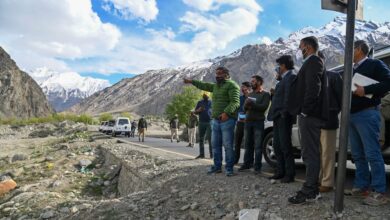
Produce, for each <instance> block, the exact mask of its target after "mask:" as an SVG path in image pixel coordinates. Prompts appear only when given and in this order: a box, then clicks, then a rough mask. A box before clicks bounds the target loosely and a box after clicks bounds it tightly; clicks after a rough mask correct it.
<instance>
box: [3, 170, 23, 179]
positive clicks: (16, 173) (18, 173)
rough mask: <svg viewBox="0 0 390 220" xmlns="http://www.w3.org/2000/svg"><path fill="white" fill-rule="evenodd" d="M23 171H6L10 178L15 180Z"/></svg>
mask: <svg viewBox="0 0 390 220" xmlns="http://www.w3.org/2000/svg"><path fill="white" fill-rule="evenodd" d="M23 171H24V169H23V168H22V167H21V168H15V169H12V170H10V171H7V173H8V174H9V175H10V176H11V177H12V178H15V177H18V176H20V175H22V173H23Z"/></svg>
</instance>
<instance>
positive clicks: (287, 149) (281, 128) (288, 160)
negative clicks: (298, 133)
mask: <svg viewBox="0 0 390 220" xmlns="http://www.w3.org/2000/svg"><path fill="white" fill-rule="evenodd" d="M292 126H293V121H292V116H290V115H287V116H285V117H281V116H280V117H278V118H277V119H275V120H274V149H275V155H276V159H277V166H276V174H278V175H281V176H285V175H286V176H288V177H290V178H294V177H295V161H294V154H293V148H292V144H291V132H292Z"/></svg>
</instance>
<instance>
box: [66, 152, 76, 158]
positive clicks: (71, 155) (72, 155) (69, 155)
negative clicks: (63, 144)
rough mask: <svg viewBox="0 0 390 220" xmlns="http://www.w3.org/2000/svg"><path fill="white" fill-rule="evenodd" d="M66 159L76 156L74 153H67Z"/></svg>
mask: <svg viewBox="0 0 390 220" xmlns="http://www.w3.org/2000/svg"><path fill="white" fill-rule="evenodd" d="M66 156H67V157H69V158H75V157H76V154H75V153H69V154H68V155H66Z"/></svg>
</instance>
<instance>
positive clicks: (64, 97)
mask: <svg viewBox="0 0 390 220" xmlns="http://www.w3.org/2000/svg"><path fill="white" fill-rule="evenodd" d="M30 75H31V76H32V77H33V78H34V79H35V80H36V81H37V83H38V84H39V86H40V87H41V88H42V90H43V92H44V93H45V95H46V96H47V98H48V99H49V102H50V103H51V105H52V106H53V107H54V109H55V110H56V111H57V112H60V111H63V110H65V109H68V108H70V107H71V106H73V105H75V104H77V103H79V102H80V101H81V100H83V99H85V98H87V97H89V96H91V95H92V94H93V93H95V92H97V91H100V90H102V89H104V88H106V87H108V86H110V83H109V82H108V81H107V80H103V79H95V78H92V77H83V76H80V74H78V73H76V72H62V73H59V72H55V71H52V70H50V69H48V68H46V67H42V68H38V69H36V70H35V71H32V72H31V74H30Z"/></svg>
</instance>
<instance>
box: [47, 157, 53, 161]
mask: <svg viewBox="0 0 390 220" xmlns="http://www.w3.org/2000/svg"><path fill="white" fill-rule="evenodd" d="M45 161H54V157H50V156H48V157H46V158H45Z"/></svg>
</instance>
